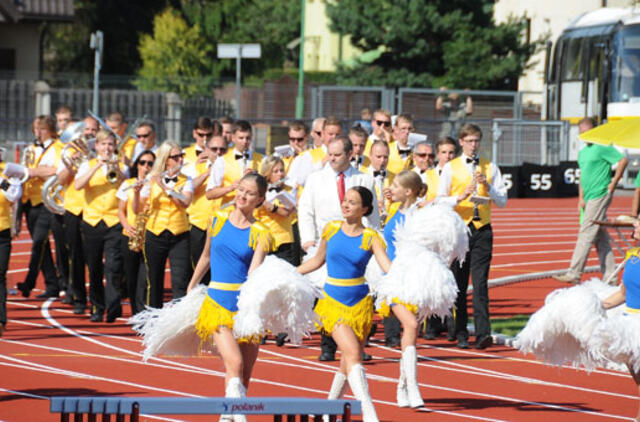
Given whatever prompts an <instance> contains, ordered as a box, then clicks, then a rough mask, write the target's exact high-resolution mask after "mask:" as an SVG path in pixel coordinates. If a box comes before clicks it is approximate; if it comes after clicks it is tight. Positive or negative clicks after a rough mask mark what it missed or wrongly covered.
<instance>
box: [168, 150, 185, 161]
mask: <svg viewBox="0 0 640 422" xmlns="http://www.w3.org/2000/svg"><path fill="white" fill-rule="evenodd" d="M182 157H184V153H183V152H181V153H180V154H175V155H170V156H169V157H168V158H171V159H172V160H178V159H180V158H182Z"/></svg>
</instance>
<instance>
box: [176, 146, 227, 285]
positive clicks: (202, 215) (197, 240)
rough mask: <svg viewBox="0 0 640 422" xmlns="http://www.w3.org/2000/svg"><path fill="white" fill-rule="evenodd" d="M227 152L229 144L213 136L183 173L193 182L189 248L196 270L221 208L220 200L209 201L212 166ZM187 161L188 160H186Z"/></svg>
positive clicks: (189, 212) (189, 211)
mask: <svg viewBox="0 0 640 422" xmlns="http://www.w3.org/2000/svg"><path fill="white" fill-rule="evenodd" d="M226 152H227V143H226V142H225V141H224V138H223V137H222V136H221V135H213V136H212V137H210V138H209V139H208V141H207V143H206V144H205V149H204V150H203V152H201V153H200V154H199V155H198V157H197V158H196V159H195V160H194V161H191V162H189V163H188V164H187V165H186V166H185V169H184V171H183V173H184V174H186V175H187V176H189V177H191V179H192V180H193V200H192V201H191V205H189V208H187V214H188V215H189V223H191V229H190V230H189V246H190V248H191V265H192V267H193V268H195V266H196V264H197V263H198V259H200V255H201V254H202V249H203V248H204V244H205V243H206V241H207V226H208V224H209V221H210V220H211V216H212V215H213V213H214V212H215V211H217V210H218V209H219V208H220V200H219V199H215V200H213V201H212V200H209V199H207V196H206V192H205V189H206V187H207V181H208V180H209V174H210V172H211V165H212V164H213V163H214V162H215V161H216V160H217V159H218V157H221V156H223V155H224V154H225V153H226ZM185 160H186V159H185ZM210 276H211V275H210V274H206V275H205V277H204V280H207V282H208V279H209V278H210Z"/></svg>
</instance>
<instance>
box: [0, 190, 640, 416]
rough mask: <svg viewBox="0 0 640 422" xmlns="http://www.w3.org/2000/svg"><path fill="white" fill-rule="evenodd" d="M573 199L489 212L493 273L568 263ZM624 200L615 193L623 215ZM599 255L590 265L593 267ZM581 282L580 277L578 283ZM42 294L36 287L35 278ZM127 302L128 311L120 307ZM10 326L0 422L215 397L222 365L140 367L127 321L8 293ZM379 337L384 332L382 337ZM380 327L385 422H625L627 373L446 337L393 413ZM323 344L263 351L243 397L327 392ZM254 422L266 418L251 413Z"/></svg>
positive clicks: (519, 301) (23, 257) (207, 361)
mask: <svg viewBox="0 0 640 422" xmlns="http://www.w3.org/2000/svg"><path fill="white" fill-rule="evenodd" d="M575 203H576V201H575V199H553V200H542V199H538V200H531V199H520V200H510V201H509V204H508V206H507V208H505V209H502V210H496V211H495V212H494V215H493V227H494V239H495V240H494V259H493V265H492V270H491V278H499V277H503V276H508V275H514V274H529V273H533V272H539V271H546V270H552V269H563V268H566V266H567V265H568V262H569V259H570V257H571V252H572V250H573V245H574V243H575V238H576V233H577V229H578V224H577V212H576V210H575ZM629 207H630V198H616V200H615V201H614V204H613V207H612V212H611V213H610V214H612V215H615V214H617V213H623V212H625V211H626V210H628V208H629ZM20 242H21V243H15V244H14V249H13V253H12V257H11V262H10V273H9V274H8V285H9V286H14V285H15V283H17V282H18V281H22V277H24V274H25V271H24V268H26V265H27V263H28V258H29V252H28V251H29V248H30V243H29V241H28V239H27V238H26V237H25V235H23V236H22V237H21V238H20ZM596 264H597V258H595V253H592V257H591V259H590V260H589V263H588V265H596ZM585 278H586V277H585ZM38 283H39V284H38V286H39V287H41V286H42V285H43V284H42V280H41V279H40V280H39V281H38ZM559 287H566V285H562V284H561V283H557V282H555V281H553V280H550V279H541V280H534V281H528V282H522V283H518V284H512V285H509V286H503V287H497V288H493V289H491V291H490V298H491V313H492V317H494V318H498V317H508V316H512V315H514V314H520V313H532V312H534V311H535V310H536V309H538V308H539V307H540V306H541V304H542V302H543V300H544V297H545V296H546V295H547V294H548V293H549V292H550V291H551V290H553V289H555V288H559ZM127 308H128V307H126V306H125V309H127ZM8 314H9V323H8V326H7V331H6V332H5V334H4V336H3V337H2V338H1V339H0V419H1V420H6V421H40V420H42V421H44V420H54V419H55V418H56V416H54V415H51V414H50V413H49V411H48V409H49V402H48V400H46V398H48V397H50V396H54V395H122V396H165V395H166V396H182V397H193V396H196V397H197V396H223V395H224V388H223V372H224V368H223V367H222V363H221V361H220V360H219V358H217V357H214V356H201V357H198V358H190V359H184V358H167V357H163V358H160V359H152V360H151V361H149V362H148V363H143V362H142V361H141V358H140V351H141V345H140V340H139V339H138V338H136V336H135V335H134V334H133V332H132V331H131V330H130V329H129V327H128V326H127V325H126V324H125V320H124V319H120V320H118V321H117V322H116V323H115V324H106V323H105V324H92V323H90V322H89V320H88V315H84V316H80V317H79V316H77V315H74V314H73V313H72V312H71V309H70V308H69V307H68V306H65V305H62V304H61V303H60V302H59V301H58V300H55V301H54V300H49V301H46V302H45V301H41V300H35V299H23V298H21V297H19V296H9V303H8ZM379 331H381V330H379ZM383 340H384V339H383V335H382V333H381V332H379V333H378V334H377V335H376V336H375V338H374V339H373V341H372V342H371V347H369V348H368V349H367V351H368V352H369V353H371V354H372V355H374V360H373V361H372V362H370V363H367V364H366V370H367V375H368V378H369V386H370V390H371V393H372V396H373V399H374V401H375V403H376V408H377V411H378V414H379V416H380V418H381V420H384V421H406V420H411V421H413V420H434V421H435V420H437V421H440V420H443V421H449V420H483V421H485V420H486V421H507V420H508V421H514V420H517V421H539V420H541V419H543V418H544V419H545V420H549V421H552V420H562V421H590V420H594V421H595V420H631V419H632V417H633V416H634V415H635V412H636V410H637V405H638V400H637V396H636V394H637V392H636V389H635V385H634V383H633V381H632V380H631V377H630V376H629V375H628V374H626V373H625V372H616V371H611V370H597V371H594V372H592V373H591V374H587V373H586V372H585V371H583V370H579V369H572V368H557V367H551V366H548V365H545V364H543V363H541V362H538V361H536V360H535V359H534V358H533V357H532V356H524V355H521V354H520V353H518V352H516V351H515V350H513V349H511V348H508V347H504V346H496V347H492V348H489V349H487V350H484V351H476V350H473V349H472V350H459V349H457V348H456V347H454V344H453V343H449V342H447V341H446V340H445V339H444V338H441V339H437V340H435V341H425V340H420V341H419V346H418V352H419V355H420V357H421V361H420V363H419V368H418V379H419V381H420V385H421V391H422V394H423V397H424V398H425V408H424V409H421V410H418V411H414V410H408V409H399V408H397V407H396V406H395V404H394V403H395V386H396V381H397V377H398V363H397V360H398V358H399V356H400V351H399V350H397V349H389V348H387V347H385V346H384V345H383V344H384V342H383ZM318 354H319V338H318V336H317V335H314V336H313V337H312V338H311V339H309V340H306V341H305V342H304V344H303V345H302V346H300V347H293V346H288V345H287V346H285V347H282V348H278V347H276V346H275V345H274V344H273V343H272V342H269V343H268V344H267V345H266V346H263V347H261V351H260V354H259V358H258V362H257V365H256V368H255V371H254V377H253V380H252V384H251V386H250V389H249V395H251V396H301V397H302V396H304V397H325V396H326V394H327V392H328V389H329V385H330V383H331V379H332V377H333V372H334V371H335V368H336V367H337V363H328V364H326V363H322V362H318V361H317V359H316V358H317V356H318ZM142 419H143V420H211V417H209V418H204V417H200V418H197V417H189V418H188V419H186V418H184V417H150V416H147V417H143V418H142ZM251 420H267V418H266V417H255V418H251Z"/></svg>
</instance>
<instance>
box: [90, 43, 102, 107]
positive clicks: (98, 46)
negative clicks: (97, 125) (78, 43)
mask: <svg viewBox="0 0 640 422" xmlns="http://www.w3.org/2000/svg"><path fill="white" fill-rule="evenodd" d="M103 39H104V36H103V34H102V31H96V32H94V33H92V34H91V40H90V41H89V46H90V47H91V48H92V49H94V50H96V53H95V61H94V64H93V106H92V108H93V113H94V114H96V115H98V88H99V87H100V68H101V67H102V48H103Z"/></svg>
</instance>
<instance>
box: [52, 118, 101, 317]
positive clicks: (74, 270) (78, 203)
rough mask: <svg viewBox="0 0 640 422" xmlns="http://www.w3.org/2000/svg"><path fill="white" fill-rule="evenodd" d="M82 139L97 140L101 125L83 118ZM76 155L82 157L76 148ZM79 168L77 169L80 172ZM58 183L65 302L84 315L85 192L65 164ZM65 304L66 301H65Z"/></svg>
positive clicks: (60, 171)
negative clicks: (65, 261)
mask: <svg viewBox="0 0 640 422" xmlns="http://www.w3.org/2000/svg"><path fill="white" fill-rule="evenodd" d="M84 124H85V126H84V129H83V132H82V136H83V137H84V139H86V140H89V139H94V138H95V137H96V134H97V133H98V127H99V125H98V122H97V121H96V119H94V118H93V117H86V118H85V119H84ZM71 149H72V150H73V151H75V153H74V155H78V154H81V152H80V151H77V150H76V149H75V148H73V147H71ZM77 170H78V169H76V171H77ZM57 174H58V180H59V182H60V184H62V185H65V186H66V190H65V194H64V216H63V218H64V224H63V225H64V231H65V232H64V234H65V239H66V241H67V250H68V251H69V274H70V278H71V279H70V283H69V287H68V289H67V294H66V296H65V299H66V302H67V303H69V304H73V312H74V313H75V314H78V315H80V314H84V312H85V310H86V309H87V288H86V280H85V269H84V268H85V259H84V251H83V243H82V234H81V231H80V226H81V224H82V210H83V208H84V207H85V205H86V204H85V199H84V192H83V191H82V190H77V189H76V188H75V186H74V178H75V176H76V175H75V174H73V173H72V170H71V169H68V168H67V167H66V166H65V164H64V163H62V162H61V163H60V165H59V166H58V173H57ZM63 301H64V300H63Z"/></svg>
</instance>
